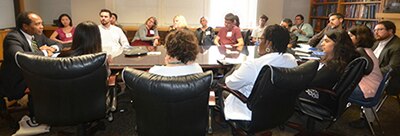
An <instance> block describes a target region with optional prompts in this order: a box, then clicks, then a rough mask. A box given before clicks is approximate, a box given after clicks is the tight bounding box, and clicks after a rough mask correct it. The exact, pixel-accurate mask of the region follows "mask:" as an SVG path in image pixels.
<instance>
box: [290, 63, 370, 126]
mask: <svg viewBox="0 0 400 136" xmlns="http://www.w3.org/2000/svg"><path fill="white" fill-rule="evenodd" d="M370 65H372V63H370V62H369V61H368V59H367V58H365V57H358V58H356V59H355V60H353V61H351V62H350V63H349V64H348V65H347V67H346V68H345V71H344V73H343V75H342V76H341V77H340V79H339V81H338V82H337V83H336V85H335V86H334V87H333V88H332V89H331V90H321V89H317V88H316V89H315V90H317V91H318V92H319V96H320V97H321V95H326V96H327V97H328V98H332V99H333V100H334V101H333V103H335V105H336V107H335V108H334V109H331V108H328V107H326V106H324V105H320V104H319V103H317V102H316V101H314V100H312V99H307V98H303V97H300V98H299V103H298V105H297V108H298V111H299V113H300V114H302V115H305V116H306V117H307V122H306V124H305V125H306V132H304V131H302V130H304V129H303V128H298V130H301V131H302V132H300V133H316V131H317V130H316V128H315V125H316V123H317V122H324V123H328V124H327V126H326V127H330V126H331V125H332V124H333V123H334V122H335V121H336V120H337V119H338V118H340V117H341V115H342V114H343V113H344V111H345V110H346V109H347V103H348V98H349V96H350V95H351V93H352V92H353V90H354V88H355V87H356V86H357V85H358V83H359V82H360V80H361V78H362V77H363V76H364V75H365V74H366V72H368V69H369V68H370Z"/></svg>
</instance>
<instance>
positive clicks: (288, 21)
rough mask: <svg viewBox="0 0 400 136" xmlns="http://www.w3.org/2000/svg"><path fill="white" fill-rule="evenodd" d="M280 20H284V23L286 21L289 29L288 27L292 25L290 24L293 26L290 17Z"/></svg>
mask: <svg viewBox="0 0 400 136" xmlns="http://www.w3.org/2000/svg"><path fill="white" fill-rule="evenodd" d="M282 22H285V23H287V24H288V26H289V29H290V27H292V26H293V22H292V20H291V19H289V18H284V19H282Z"/></svg>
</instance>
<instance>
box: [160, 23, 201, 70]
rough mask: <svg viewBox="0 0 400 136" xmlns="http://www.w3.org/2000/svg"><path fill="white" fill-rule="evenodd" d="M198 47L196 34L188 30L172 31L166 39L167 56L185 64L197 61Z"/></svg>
mask: <svg viewBox="0 0 400 136" xmlns="http://www.w3.org/2000/svg"><path fill="white" fill-rule="evenodd" d="M198 46H199V45H198V42H197V38H196V36H195V35H194V33H193V32H192V31H190V30H186V29H177V30H176V31H172V32H171V33H169V34H168V35H167V37H166V38H165V47H166V49H167V54H168V55H169V56H171V57H175V58H176V59H178V60H179V61H181V62H182V63H184V64H186V63H187V62H189V61H194V60H196V56H197V54H198V53H199V49H198Z"/></svg>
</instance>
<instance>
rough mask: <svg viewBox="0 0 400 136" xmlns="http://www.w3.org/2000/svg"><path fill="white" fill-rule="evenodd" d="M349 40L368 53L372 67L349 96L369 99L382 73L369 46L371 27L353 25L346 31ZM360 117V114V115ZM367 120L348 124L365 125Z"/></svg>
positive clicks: (372, 95)
mask: <svg viewBox="0 0 400 136" xmlns="http://www.w3.org/2000/svg"><path fill="white" fill-rule="evenodd" d="M348 34H349V36H350V38H351V40H352V41H353V43H354V45H355V46H356V47H361V48H363V50H364V51H365V52H366V53H367V54H368V57H369V58H371V59H372V62H373V63H374V67H373V69H372V72H371V73H370V74H369V75H366V76H364V77H363V78H362V79H361V81H360V83H359V84H358V86H357V87H356V88H355V89H354V91H353V93H352V94H351V95H350V98H351V99H353V100H359V101H370V100H372V98H373V97H374V96H375V94H376V91H377V90H378V87H379V84H380V82H381V81H382V78H383V77H382V73H381V70H380V68H379V60H378V58H376V57H375V54H374V52H373V51H372V49H371V47H372V46H373V45H374V42H375V37H374V34H373V33H372V31H371V29H369V28H368V27H367V26H365V25H359V26H353V27H351V28H350V30H349V32H348ZM361 117H362V116H361ZM366 124H367V122H366V121H365V120H364V119H363V118H360V119H358V120H354V121H351V122H350V123H349V125H350V126H351V127H354V128H362V127H366V126H368V125H366Z"/></svg>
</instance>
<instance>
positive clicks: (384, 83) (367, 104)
mask: <svg viewBox="0 0 400 136" xmlns="http://www.w3.org/2000/svg"><path fill="white" fill-rule="evenodd" d="M391 73H392V69H390V70H389V72H387V73H386V74H385V75H384V77H383V79H382V81H381V82H380V83H379V86H378V89H377V91H376V93H375V96H374V97H373V98H372V100H370V101H362V100H355V99H351V98H349V101H350V102H352V103H357V104H359V105H361V106H364V107H372V106H375V105H377V104H378V103H379V102H383V101H380V100H381V97H382V95H383V92H384V90H385V88H386V87H387V85H388V82H389V80H390V74H391Z"/></svg>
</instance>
